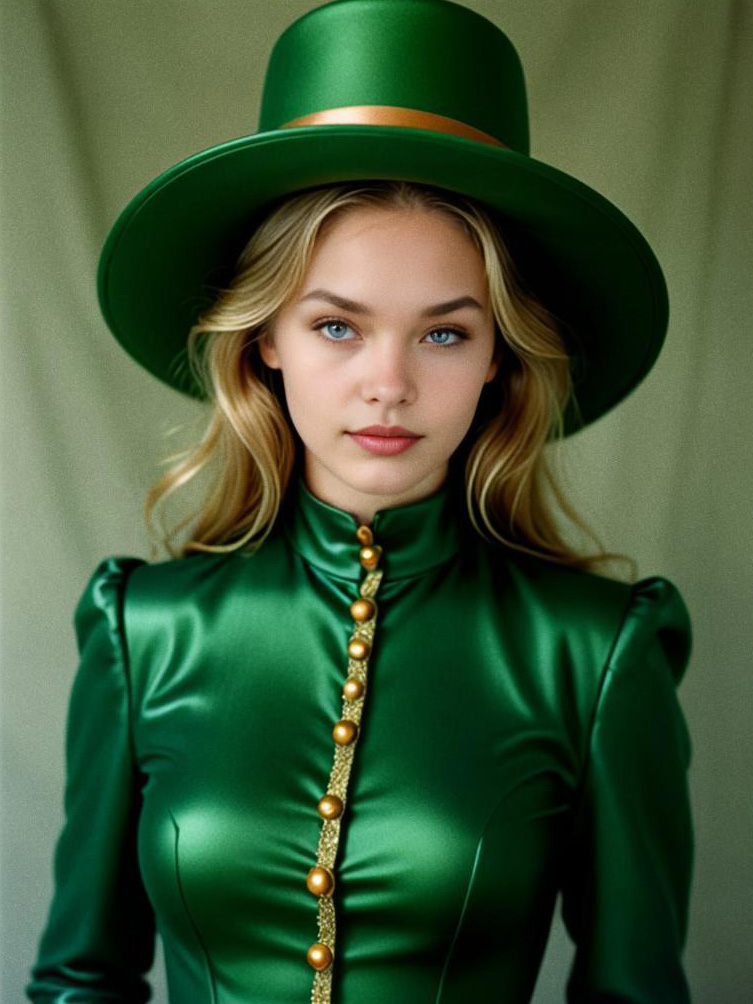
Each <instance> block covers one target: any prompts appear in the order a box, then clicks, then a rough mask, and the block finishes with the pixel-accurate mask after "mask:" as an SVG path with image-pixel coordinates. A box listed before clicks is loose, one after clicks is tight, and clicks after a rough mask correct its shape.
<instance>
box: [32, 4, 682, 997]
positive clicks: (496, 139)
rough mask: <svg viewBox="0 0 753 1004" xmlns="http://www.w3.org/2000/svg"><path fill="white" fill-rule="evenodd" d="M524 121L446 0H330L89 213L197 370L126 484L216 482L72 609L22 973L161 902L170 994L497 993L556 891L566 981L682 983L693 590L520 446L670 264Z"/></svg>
mask: <svg viewBox="0 0 753 1004" xmlns="http://www.w3.org/2000/svg"><path fill="white" fill-rule="evenodd" d="M421 41H423V42H425V43H426V44H427V45H428V43H429V42H431V58H430V59H427V60H422V59H420V58H416V52H417V44H418V43H419V42H421ZM344 54H347V55H348V56H349V57H350V58H344ZM448 54H452V56H453V60H454V62H453V66H454V68H455V70H456V71H457V72H455V73H454V74H453V75H452V78H451V79H450V78H449V76H448V74H447V73H446V72H444V71H443V70H442V67H443V66H445V67H446V65H447V62H446V60H445V59H443V58H442V57H443V56H446V55H448ZM526 123H527V118H526V109H525V99H524V88H523V78H522V71H521V69H520V65H519V62H518V60H517V56H516V54H515V52H514V49H513V48H512V46H511V44H510V42H509V41H508V40H507V38H506V37H505V36H504V35H503V34H502V33H501V32H500V31H499V30H498V29H497V28H496V27H495V26H494V25H492V24H491V23H490V22H489V21H487V20H485V19H484V18H481V17H480V16H479V15H477V14H475V13H474V12H471V11H469V10H467V9H465V8H463V7H461V6H459V5H457V4H451V3H445V2H443V0H415V2H413V3H410V4H408V3H405V2H404V0H347V2H340V3H334V4H327V5H325V6H323V7H319V8H317V9H316V10H314V11H312V12H310V13H309V14H307V15H306V16H305V17H303V18H301V19H299V20H298V21H297V22H295V23H294V24H293V25H292V26H291V27H290V28H289V29H288V30H287V31H286V32H285V33H284V34H283V35H282V36H281V38H280V39H279V40H278V42H277V44H276V46H275V49H274V50H273V53H272V57H271V61H270V67H269V70H268V74H267V79H266V83H265V92H264V99H263V104H262V118H261V126H262V128H261V129H260V131H259V132H258V133H257V134H255V135H253V136H249V137H244V138H242V139H241V140H236V141H232V142H231V143H228V144H223V145H222V146H221V147H218V148H214V149H213V150H210V151H205V152H204V153H202V154H197V155H196V156H195V157H193V158H190V159H189V160H188V161H185V162H183V163H182V164H180V165H177V166H176V167H175V168H173V169H171V170H170V171H168V172H166V173H165V174H164V175H162V176H160V178H158V179H156V180H155V181H154V182H153V183H152V184H151V185H150V186H148V187H147V189H145V190H144V192H142V193H141V194H140V195H139V196H137V198H136V199H135V200H134V201H133V202H132V203H131V205H130V206H129V207H128V208H127V209H126V211H125V212H124V214H123V215H122V216H121V218H120V219H119V221H118V223H117V224H116V226H115V227H114V228H113V231H112V233H111V235H110V238H109V239H108V243H107V245H106V247H105V250H104V252H103V257H102V263H101V268H100V297H101V302H102V305H103V309H104V312H105V316H106V317H107V319H108V323H109V324H110V326H111V328H112V330H113V331H114V333H115V334H116V336H117V337H118V338H119V339H120V341H121V342H122V343H123V344H124V346H125V347H126V348H127V349H128V350H129V351H130V352H131V353H132V354H133V355H134V356H135V358H137V359H138V360H139V362H141V363H142V364H143V365H144V366H146V367H147V368H148V369H149V370H150V371H151V372H153V373H154V374H156V375H158V376H160V377H161V378H162V379H164V380H166V382H168V383H171V384H172V385H173V386H175V387H178V388H180V389H182V390H185V391H187V392H188V393H192V394H195V395H197V396H201V397H205V398H207V400H208V401H209V404H210V406H211V410H210V421H209V425H208V428H207V433H206V435H205V436H204V438H203V440H202V442H201V443H200V444H199V445H198V446H197V448H196V449H195V450H193V451H189V452H188V453H187V455H185V456H184V457H183V458H181V459H180V461H179V462H178V463H177V464H176V465H175V467H174V468H173V469H172V470H171V471H169V472H168V473H167V474H166V475H165V476H164V477H163V478H162V479H161V480H160V482H158V484H157V485H156V486H155V488H154V489H153V491H152V492H151V493H150V497H149V499H148V504H147V516H148V518H149V519H151V517H152V515H153V512H154V509H155V507H156V505H157V503H159V502H160V501H162V500H163V499H165V498H166V497H167V495H169V494H170V493H171V492H172V491H173V490H174V489H176V488H177V487H179V486H181V485H183V484H185V483H187V482H189V481H190V480H191V479H192V478H193V477H195V476H197V475H199V474H201V473H202V472H207V473H209V474H210V475H211V478H212V480H211V482H210V484H209V487H208V489H207V494H206V497H205V499H204V501H203V503H202V505H201V507H200V510H199V511H198V512H197V514H196V516H197V519H196V521H195V524H194V525H193V527H192V529H191V531H190V533H189V535H188V539H187V540H186V541H185V542H184V543H183V544H182V545H181V546H180V547H178V548H175V547H174V546H173V545H172V543H171V540H172V537H171V536H170V535H168V536H167V537H166V544H167V546H168V549H169V550H170V553H171V555H172V558H171V560H168V561H162V562H154V563H152V564H149V563H147V562H145V561H142V560H141V559H139V558H134V557H130V558H129V557H125V558H124V557H110V558H107V559H105V560H104V561H103V562H101V564H100V565H99V566H98V567H97V569H96V570H95V571H94V573H93V575H92V577H91V579H90V581H89V584H88V585H87V587H86V589H85V591H84V593H83V595H82V597H81V600H80V602H79V605H78V607H77V610H76V630H77V636H78V641H79V646H80V651H81V663H80V667H79V671H78V674H77V677H76V681H75V683H74V687H73V691H72V694H71V705H70V710H69V724H68V734H67V771H68V774H67V786H66V823H65V826H64V829H63V832H62V833H61V836H60V839H59V842H58V846H57V849H56V859H55V881H56V889H55V896H54V899H53V903H52V906H51V910H50V916H49V918H48V923H47V927H46V929H45V931H44V934H43V937H42V940H41V942H40V946H39V953H38V957H37V960H36V963H35V966H34V968H33V971H32V979H31V981H30V983H29V984H28V986H27V988H26V992H27V996H28V997H29V999H31V1000H33V1001H47V1002H50V1001H58V1002H62V1001H64V1000H68V999H71V998H72V996H75V998H76V999H77V1000H87V1001H104V1000H108V1001H111V1000H122V1001H129V1002H140V1001H145V1000H147V999H148V997H149V992H150V991H149V986H148V983H147V982H146V979H145V974H146V972H147V971H148V969H149V967H150V965H151V962H152V959H153V952H154V937H155V932H156V930H159V933H160V935H161V937H162V940H163V945H164V951H165V961H166V969H167V976H168V984H169V989H170V1001H171V1004H197V1002H200V1001H207V1002H208V1001H216V1002H228V1004H229V1002H231V1001H233V1002H235V1001H244V1002H249V1001H255V1002H256V1001H258V1002H259V1004H261V1002H264V1004H278V1002H279V1004H282V1002H287V1001H293V1000H301V999H303V995H304V994H309V995H310V999H311V1001H312V1002H313V1004H319V1002H325V1001H342V1002H344V1004H349V1002H356V1001H357V1002H358V1004H371V1002H377V1001H378V1002H383V1001H384V1000H385V999H393V1000H396V1001H400V1002H403V1001H404V1002H420V1001H426V1002H427V1004H428V1002H433V1004H467V1002H469V1001H472V1002H474V1004H487V1002H488V1004H491V1002H492V1001H494V1002H496V1001H499V1000H504V1001H505V1002H515V1004H518V1002H524V1001H528V1000H530V997H531V994H532V992H533V987H534V984H535V981H536V976H537V973H538V969H539V966H540V962H541V958H542V954H543V951H544V948H545V944H546V940H547V936H548V932H549V927H550V923H551V918H552V914H553V909H554V905H555V901H556V897H557V894H558V892H561V893H562V897H563V900H562V902H563V915H564V919H565V922H566V925H567V928H568V931H569V933H570V935H571V936H572V938H573V940H574V942H575V945H576V955H575V961H574V964H573V968H572V972H571V974H570V978H569V981H568V985H567V999H568V1001H571V1002H575V1001H585V1000H589V1001H599V1002H608V1001H616V1000H620V1001H630V1002H635V1004H649V1002H652V1004H653V1002H657V1004H658V1002H661V1004H670V1002H681V1001H682V1002H684V1001H687V1000H688V999H689V995H688V988H687V982H686V979H685V975H684V972H683V967H682V961H681V954H682V948H683V945H684V941H685V934H686V925H687V909H688V896H689V889H690V878H691V866H692V850H693V846H692V828H691V822H690V812H689V803H688V793H687V777H686V775H687V768H688V764H689V759H690V743H689V738H688V734H687V729H686V726H685V722H684V719H683V716H682V712H681V709H680V707H679V704H678V701H677V696H676V689H675V688H676V685H677V683H678V682H679V681H680V679H681V678H682V675H683V673H684V671H685V669H686V666H687V662H688V658H689V652H690V623H689V618H688V612H687V609H686V607H685V605H684V603H683V600H682V598H681V596H680V594H679V592H678V590H677V589H676V588H675V587H674V585H673V584H672V583H670V582H669V581H668V580H667V579H665V578H661V577H658V576H653V577H651V578H647V579H643V580H640V581H637V582H635V583H633V584H632V585H631V584H628V583H625V582H622V581H618V580H616V579H612V578H609V577H607V576H605V575H603V574H598V569H599V567H600V566H602V565H603V564H605V563H606V561H607V559H609V558H614V556H613V555H608V554H605V553H604V552H603V551H602V552H599V553H595V554H590V555H581V554H579V553H576V552H575V551H574V550H573V549H572V548H571V547H570V546H569V545H568V544H567V543H566V541H565V540H564V538H563V536H562V534H561V532H560V530H559V528H558V526H557V522H556V518H555V515H556V514H555V513H554V512H552V511H551V508H550V505H551V504H550V501H549V499H548V497H547V494H546V489H547V488H550V489H553V491H554V501H555V502H557V503H558V504H559V506H560V507H561V508H562V509H563V510H564V512H565V513H566V514H567V515H569V516H571V517H572V518H573V519H575V521H576V522H577V523H578V524H579V525H581V526H583V524H582V523H581V522H580V520H579V519H578V517H577V516H576V514H575V513H573V512H572V510H570V509H569V507H568V506H567V504H566V502H565V500H564V498H563V497H562V495H561V493H560V492H559V490H558V489H557V486H556V483H555V482H554V480H553V479H552V478H551V476H550V475H549V472H548V469H547V467H546V461H545V453H544V447H545V445H546V444H547V443H548V442H551V441H553V440H555V439H557V438H558V437H561V435H562V434H563V433H569V432H573V431H575V429H577V428H578V427H580V426H582V425H583V424H585V423H587V422H589V421H592V420H593V419H594V418H596V417H598V416H599V415H600V414H603V413H604V412H605V411H606V410H607V409H608V408H610V407H613V406H614V405H616V404H617V403H618V402H619V401H620V400H622V399H623V398H624V397H625V396H626V395H627V394H628V393H629V391H630V390H631V389H632V388H633V387H634V386H635V385H636V384H637V382H638V381H639V380H640V379H642V378H643V376H645V374H646V373H647V372H648V370H649V369H650V367H651V365H652V363H653V361H654V359H655V358H656V355H657V354H658V351H659V349H660V347H661V342H662V340H663V337H664V332H665V330H666V320H667V314H666V294H665V289H664V285H663V280H662V276H661V271H660V269H659V266H658V264H657V263H656V260H655V258H654V257H653V255H652V253H651V251H650V249H649V248H648V245H647V244H646V243H645V241H644V240H643V238H642V237H641V236H640V234H638V232H637V231H636V230H635V228H634V227H632V225H631V224H630V223H629V222H628V221H627V220H626V219H625V218H624V217H623V216H622V214H620V213H619V212H618V211H617V210H616V209H615V208H614V207H613V206H611V205H610V204H609V203H608V202H607V201H606V200H605V199H603V198H602V197H601V196H599V195H597V193H595V192H593V191H592V190H591V189H588V188H586V186H583V185H581V184H580V183H578V182H576V181H574V179H568V178H567V177H566V176H565V175H563V174H562V173H561V172H558V171H555V170H554V169H553V168H549V167H547V166H546V165H542V164H540V163H539V162H536V161H533V160H531V159H530V158H529V157H528V155H527V125H526ZM239 245H241V246H242V253H241V254H240V257H239V258H238V260H237V264H236V265H235V267H234V269H233V271H232V272H229V271H227V270H228V267H229V263H230V262H231V261H232V260H233V259H234V258H236V257H237V254H238V250H239ZM218 288H219V294H218V295H215V296H213V297H211V298H207V292H208V291H211V290H215V291H216V290H217V289H218ZM208 299H209V300H210V301H211V302H207V301H208ZM200 308H201V309H200ZM189 329H190V333H189ZM187 333H189V337H188V338H187V337H186V334H187ZM374 426H376V428H372V427H374ZM396 427H397V428H396Z"/></svg>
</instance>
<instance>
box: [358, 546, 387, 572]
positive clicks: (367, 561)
mask: <svg viewBox="0 0 753 1004" xmlns="http://www.w3.org/2000/svg"><path fill="white" fill-rule="evenodd" d="M381 553H382V549H381V547H377V546H376V545H374V547H362V548H361V564H362V565H363V567H364V568H369V569H372V568H376V566H377V565H378V564H379V557H380V555H381Z"/></svg>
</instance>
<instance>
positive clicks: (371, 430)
mask: <svg viewBox="0 0 753 1004" xmlns="http://www.w3.org/2000/svg"><path fill="white" fill-rule="evenodd" d="M352 435H354V436H386V437H389V438H392V439H395V438H401V439H405V438H408V439H419V438H420V437H419V435H418V433H417V432H411V430H410V429H406V428H404V427H403V426H402V425H367V426H364V428H363V429H356V430H355V432H354V433H352Z"/></svg>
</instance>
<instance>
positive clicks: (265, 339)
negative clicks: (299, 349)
mask: <svg viewBox="0 0 753 1004" xmlns="http://www.w3.org/2000/svg"><path fill="white" fill-rule="evenodd" d="M257 344H258V346H259V355H260V356H261V358H262V360H263V362H265V363H266V364H267V366H269V368H270V369H273V370H279V369H282V366H281V364H280V357H279V356H278V354H277V349H276V348H275V344H274V339H273V337H272V335H271V334H270V333H269V332H267V333H266V334H265V335H263V336H262V337H261V338H260V339H259V341H258V342H257Z"/></svg>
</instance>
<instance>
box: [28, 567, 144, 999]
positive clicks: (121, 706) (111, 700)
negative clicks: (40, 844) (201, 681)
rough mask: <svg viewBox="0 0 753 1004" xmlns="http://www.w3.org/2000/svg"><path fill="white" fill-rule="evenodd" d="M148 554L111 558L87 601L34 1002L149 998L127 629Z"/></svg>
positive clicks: (82, 605)
mask: <svg viewBox="0 0 753 1004" xmlns="http://www.w3.org/2000/svg"><path fill="white" fill-rule="evenodd" d="M140 564H144V562H143V561H142V560H141V559H140V558H116V557H115V558H106V559H105V560H104V561H102V562H101V563H100V564H99V565H98V567H97V568H96V570H95V571H94V573H93V575H92V576H91V578H90V580H89V582H88V584H87V586H86V588H85V589H84V592H83V594H82V595H81V598H80V600H79V602H78V605H77V607H76V611H75V615H74V626H75V630H76V638H77V642H78V649H79V655H80V661H79V666H78V670H77V673H76V676H75V678H74V681H73V686H72V689H71V692H70V698H69V706H68V716H67V723H66V734H65V763H66V777H65V794H64V813H65V821H64V824H63V828H62V830H61V832H60V835H59V837H58V841H57V844H56V847H55V853H54V867H53V871H54V894H53V898H52V903H51V906H50V909H49V913H48V917H47V924H46V927H45V929H44V932H43V934H42V936H41V939H40V941H39V945H38V953H37V958H36V961H35V964H34V966H33V968H32V969H31V981H30V982H29V983H28V984H27V986H26V987H25V992H26V996H27V997H28V998H29V1000H31V1001H37V1002H45V1004H53V1002H56V1004H62V1002H64V1001H65V1002H66V1004H68V1002H70V1004H73V1002H74V1001H75V1002H76V1004H89V1002H91V1004H95V1002H103V1001H108V1002H117V1001H122V1002H126V1001H127V1002H128V1004H142V1002H144V1001H147V1000H149V999H150V997H151V993H152V991H151V987H150V985H149V984H148V983H147V981H146V979H145V978H144V974H145V973H146V972H147V971H148V970H149V969H150V968H151V965H152V962H153V958H154V948H155V945H154V939H155V920H154V915H153V911H152V908H151V904H150V903H149V900H148V899H147V896H146V893H145V891H144V887H143V885H142V882H141V876H140V871H139V866H138V862H137V857H136V834H137V824H138V816H139V809H140V800H141V794H140V787H141V780H140V775H139V773H138V771H137V768H136V765H135V760H134V754H133V748H132V744H131V731H130V708H129V677H128V673H129V670H128V662H127V653H126V647H125V642H124V632H123V597H124V590H125V585H126V581H127V579H128V577H129V575H130V573H131V572H132V571H133V570H134V568H136V567H137V566H138V565H140Z"/></svg>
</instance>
